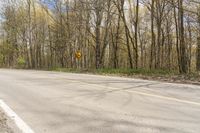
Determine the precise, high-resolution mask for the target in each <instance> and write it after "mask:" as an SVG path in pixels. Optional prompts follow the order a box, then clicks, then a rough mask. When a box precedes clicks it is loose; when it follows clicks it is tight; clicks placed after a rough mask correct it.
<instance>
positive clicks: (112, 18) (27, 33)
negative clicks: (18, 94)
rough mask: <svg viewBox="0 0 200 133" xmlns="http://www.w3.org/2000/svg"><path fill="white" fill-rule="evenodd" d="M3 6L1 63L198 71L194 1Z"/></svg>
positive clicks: (30, 0) (48, 0) (198, 19)
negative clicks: (79, 56)
mask: <svg viewBox="0 0 200 133" xmlns="http://www.w3.org/2000/svg"><path fill="white" fill-rule="evenodd" d="M1 6H2V9H1V11H0V12H1V15H0V16H1V17H0V20H1V24H0V66H1V67H21V68H30V69H41V68H56V67H61V68H82V69H100V68H115V69H117V68H131V69H140V68H142V69H150V70H155V69H158V70H168V71H178V72H180V73H190V72H198V71H200V2H198V1H195V0H73V1H71V0H7V1H3V0H1ZM77 51H80V52H81V55H82V56H81V58H80V59H77V58H76V56H75V53H76V52H77Z"/></svg>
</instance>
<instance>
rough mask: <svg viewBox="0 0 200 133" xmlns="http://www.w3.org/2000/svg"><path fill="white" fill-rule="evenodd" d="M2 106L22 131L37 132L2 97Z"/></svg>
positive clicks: (0, 102) (0, 104) (0, 105)
mask: <svg viewBox="0 0 200 133" xmlns="http://www.w3.org/2000/svg"><path fill="white" fill-rule="evenodd" d="M0 108H1V109H2V111H4V113H5V115H6V116H7V117H8V118H10V119H11V120H12V121H13V122H14V123H15V124H16V126H17V128H19V130H20V131H21V132H22V133H35V132H34V131H33V130H32V129H31V128H30V127H29V126H28V125H27V124H26V123H25V122H24V121H23V120H22V119H21V118H20V117H19V116H18V115H17V114H16V113H15V112H14V111H13V110H12V109H11V108H10V107H9V106H8V105H7V104H6V103H5V102H4V101H3V100H1V99H0Z"/></svg>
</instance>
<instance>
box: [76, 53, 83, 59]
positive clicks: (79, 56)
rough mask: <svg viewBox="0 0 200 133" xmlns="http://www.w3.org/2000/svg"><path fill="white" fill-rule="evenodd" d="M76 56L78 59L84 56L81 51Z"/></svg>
mask: <svg viewBox="0 0 200 133" xmlns="http://www.w3.org/2000/svg"><path fill="white" fill-rule="evenodd" d="M75 56H76V58H77V59H80V58H81V56H82V55H81V52H80V51H77V52H76V54H75Z"/></svg>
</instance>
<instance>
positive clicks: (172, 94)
mask: <svg viewBox="0 0 200 133" xmlns="http://www.w3.org/2000/svg"><path fill="white" fill-rule="evenodd" d="M0 99H2V100H3V101H4V102H5V103H6V104H7V105H8V106H9V107H10V108H12V110H14V111H15V113H16V114H18V116H19V117H20V118H22V119H23V120H24V121H25V122H26V123H27V124H28V125H29V126H30V127H31V128H32V129H33V130H34V132H35V133H200V86H196V85H182V84H172V83H163V82H157V81H146V80H139V79H128V78H120V77H108V76H97V75H87V74H71V73H59V72H47V71H32V70H8V69H0Z"/></svg>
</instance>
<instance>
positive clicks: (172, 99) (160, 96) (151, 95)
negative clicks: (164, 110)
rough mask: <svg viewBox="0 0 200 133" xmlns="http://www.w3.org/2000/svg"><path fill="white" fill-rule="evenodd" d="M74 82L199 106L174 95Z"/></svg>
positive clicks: (199, 104)
mask: <svg viewBox="0 0 200 133" xmlns="http://www.w3.org/2000/svg"><path fill="white" fill-rule="evenodd" d="M67 80H69V79H67ZM69 81H74V80H69ZM74 82H77V83H78V82H79V83H84V84H87V85H90V86H95V87H100V88H108V89H111V90H116V91H126V92H129V93H135V94H138V95H144V96H148V97H154V98H159V99H164V100H169V101H175V102H179V103H185V104H191V105H196V106H200V103H198V102H193V101H188V100H182V99H178V98H174V97H168V96H162V95H156V94H152V93H145V92H141V91H135V90H124V89H120V88H118V87H110V86H104V85H99V84H93V83H88V82H84V81H77V80H76V81H74ZM151 90H153V89H151Z"/></svg>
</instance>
